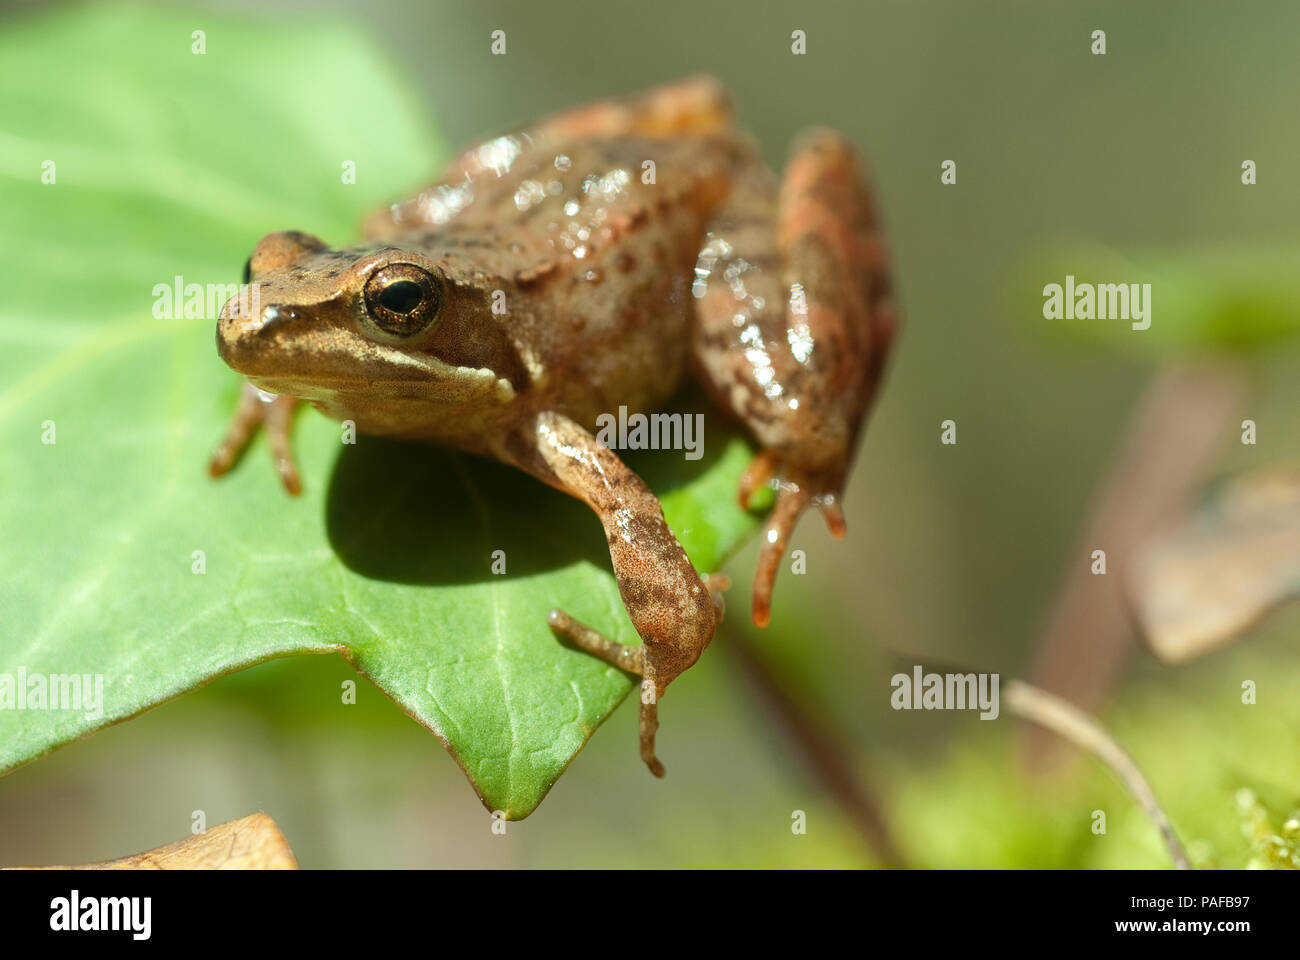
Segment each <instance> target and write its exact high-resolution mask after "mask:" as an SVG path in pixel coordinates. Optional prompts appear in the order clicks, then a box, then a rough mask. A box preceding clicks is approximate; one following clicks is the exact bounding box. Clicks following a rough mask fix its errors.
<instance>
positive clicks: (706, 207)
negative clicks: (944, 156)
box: [211, 78, 895, 776]
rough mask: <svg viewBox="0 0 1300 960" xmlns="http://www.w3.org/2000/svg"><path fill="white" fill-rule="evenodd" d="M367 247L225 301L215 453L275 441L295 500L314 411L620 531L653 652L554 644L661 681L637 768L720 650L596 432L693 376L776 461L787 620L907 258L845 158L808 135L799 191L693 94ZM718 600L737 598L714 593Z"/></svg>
mask: <svg viewBox="0 0 1300 960" xmlns="http://www.w3.org/2000/svg"><path fill="white" fill-rule="evenodd" d="M365 236H366V242H365V243H363V244H360V245H357V246H352V247H346V248H343V249H331V248H329V247H327V246H326V245H325V244H324V243H323V242H322V241H320V240H318V239H317V238H315V237H312V236H308V235H306V234H302V233H297V232H287V233H273V234H270V235H268V236H267V237H265V238H264V239H263V240H262V241H261V242H260V243H259V244H258V245H257V248H256V250H254V251H253V255H252V257H251V258H250V260H249V271H248V272H249V274H250V277H251V279H252V280H253V281H254V282H255V283H257V284H258V285H259V290H260V306H259V308H258V310H257V311H256V312H255V314H254V315H248V316H246V315H243V314H241V312H240V306H239V303H238V302H237V301H236V300H231V301H230V302H229V303H228V304H226V307H225V308H224V309H223V310H222V313H221V318H220V320H219V322H218V326H217V347H218V351H219V352H220V354H221V357H222V359H223V360H225V361H226V362H227V363H228V364H230V366H232V367H233V368H234V369H235V370H237V371H239V372H240V373H242V374H244V375H245V376H246V377H247V378H248V381H249V383H248V384H246V385H245V390H244V392H243V394H242V396H241V400H240V404H239V409H238V411H237V413H236V415H235V419H234V422H233V424H232V426H231V430H230V433H229V435H228V436H227V437H226V439H225V441H224V442H223V444H222V445H221V447H220V448H219V449H218V451H217V452H216V454H215V455H214V457H213V461H212V465H211V469H212V473H213V474H214V475H219V474H222V473H224V472H226V471H227V470H228V469H230V467H231V466H232V464H233V463H234V461H235V459H236V458H237V456H238V455H239V453H240V451H241V450H242V449H243V448H244V447H245V446H246V445H247V443H248V440H249V437H250V435H251V434H252V432H253V431H254V430H255V429H256V427H257V426H258V425H259V424H264V425H265V427H266V429H267V433H268V436H269V440H270V444H271V449H272V452H273V455H274V457H275V459H276V463H277V466H278V469H279V471H280V474H281V477H282V478H283V481H284V483H285V486H286V487H288V489H289V491H290V492H291V493H296V492H298V490H299V480H298V472H297V469H296V467H295V466H294V463H293V458H292V454H291V451H290V444H289V433H290V426H291V416H292V411H293V408H294V406H295V404H296V403H297V402H298V401H299V400H307V401H310V402H311V403H312V404H313V405H314V406H316V407H317V408H319V409H320V410H322V411H323V412H324V413H326V414H327V415H329V416H331V417H334V418H336V419H339V420H352V421H354V422H355V423H356V426H357V429H358V430H359V431H361V432H363V433H371V434H377V435H383V436H391V437H398V438H403V439H406V440H413V441H424V442H429V443H437V444H443V445H447V446H450V447H455V448H458V449H461V450H466V451H469V452H471V453H475V454H478V455H481V456H485V457H491V458H494V459H496V460H499V461H503V462H505V463H509V464H513V465H514V466H516V467H518V468H519V469H521V470H523V471H525V472H527V473H529V474H532V475H533V476H534V477H537V478H538V479H539V480H542V481H544V482H546V483H549V484H551V485H552V486H554V487H557V488H559V489H560V490H563V491H565V492H566V493H569V494H571V495H573V496H575V497H578V498H580V499H582V500H583V501H585V502H586V503H587V504H588V505H589V506H590V507H591V508H592V510H594V511H595V512H596V514H597V516H598V517H599V518H600V521H601V523H602V524H603V525H604V528H605V534H606V538H607V540H608V542H609V552H610V559H611V561H612V563H613V568H614V574H615V577H616V578H617V581H618V587H619V592H620V594H621V595H622V598H623V603H624V605H625V606H626V608H627V612H628V615H629V617H630V618H631V621H632V623H633V625H634V626H635V627H636V630H637V633H638V634H640V636H641V639H642V641H643V642H642V644H641V645H639V646H624V645H622V644H619V643H617V642H615V641H612V640H610V639H609V638H607V637H604V636H603V635H601V634H600V633H598V632H597V631H596V630H594V629H592V628H591V627H588V626H586V625H584V624H581V623H578V622H577V621H575V620H573V619H572V618H570V617H569V616H567V615H566V614H565V613H563V612H562V611H558V610H553V611H551V613H550V624H551V626H552V628H553V629H555V630H556V632H557V633H559V634H561V635H563V636H565V637H567V638H568V639H570V640H571V641H572V642H574V643H576V644H577V645H579V646H580V647H582V648H583V649H585V650H588V651H590V652H591V653H593V654H595V655H597V656H599V657H602V658H604V659H605V660H607V661H609V662H610V663H612V664H614V665H615V666H618V667H620V668H622V669H624V670H627V671H629V672H631V673H635V674H639V675H641V676H642V677H643V682H642V697H641V701H642V704H641V723H640V739H641V756H642V759H643V760H644V761H645V763H646V764H647V766H649V768H650V769H651V771H652V772H653V773H654V774H655V775H656V776H662V775H663V766H662V765H661V764H660V763H659V761H658V760H657V759H656V757H655V749H654V739H655V730H656V728H657V726H658V718H657V702H658V699H659V698H660V697H661V696H663V693H664V690H665V688H666V687H667V686H668V684H669V683H671V682H672V680H673V679H674V678H676V677H677V676H678V675H679V674H681V673H682V672H683V671H684V670H686V669H687V668H688V667H690V666H691V665H692V664H693V663H695V661H696V660H697V659H698V658H699V656H700V654H701V652H702V651H703V650H704V648H705V647H706V646H708V644H709V642H710V640H712V638H713V633H714V629H715V626H716V623H717V621H718V619H719V618H720V615H721V614H720V611H721V605H720V604H717V603H715V600H714V597H713V596H712V595H711V593H710V590H709V588H708V586H706V583H705V582H704V581H703V580H702V579H701V578H700V576H699V575H697V573H696V571H695V569H694V568H693V567H692V566H691V563H690V562H689V561H688V560H687V558H686V554H685V552H684V551H683V550H682V548H681V546H680V545H679V544H678V542H677V540H676V539H675V538H674V536H673V534H672V533H671V532H670V531H669V529H668V527H667V525H666V524H665V523H664V518H663V511H662V509H661V507H660V504H659V501H658V500H657V499H656V497H655V495H654V494H653V493H652V492H651V491H650V489H649V488H648V487H647V486H646V484H645V483H644V482H643V481H642V480H641V478H640V477H638V476H637V475H636V474H635V473H633V472H632V471H631V470H629V469H628V468H627V467H626V466H624V464H623V463H622V461H621V460H620V459H619V458H618V456H617V454H615V453H614V452H613V451H612V450H610V449H607V448H606V447H604V446H603V445H601V444H600V443H598V442H597V441H596V439H595V438H594V437H593V435H592V433H591V432H590V431H591V429H592V428H593V426H594V425H595V423H596V421H597V417H598V416H599V415H601V414H602V413H609V412H611V411H616V410H617V409H618V408H619V407H620V406H626V407H627V408H628V409H629V410H630V411H633V412H635V411H650V410H653V409H654V408H656V407H658V406H659V405H661V404H662V403H663V402H664V401H665V400H667V399H668V398H669V397H670V395H671V394H672V393H673V392H674V391H675V390H676V389H677V387H678V386H679V384H680V383H681V382H682V380H683V378H684V377H685V376H687V375H688V374H693V375H694V376H695V377H696V378H698V379H699V380H700V381H701V382H702V383H703V384H704V385H705V386H706V387H707V389H708V390H709V392H710V393H711V395H712V396H713V398H714V399H715V400H716V402H717V404H718V406H719V407H720V408H721V409H722V410H724V411H727V412H728V413H730V414H731V415H734V416H735V417H736V418H738V419H739V420H741V421H742V422H743V423H744V424H745V425H746V426H747V427H748V428H749V429H750V431H751V432H752V433H753V435H754V436H755V438H756V439H757V440H758V442H759V443H760V444H761V446H762V452H761V453H760V454H759V455H758V456H757V457H756V458H755V460H754V462H753V463H752V464H751V466H750V467H749V469H748V470H747V471H746V473H745V474H744V476H743V477H742V480H741V483H740V491H739V496H740V501H741V503H742V504H744V505H748V503H749V500H750V497H751V495H752V494H753V493H754V492H755V491H756V490H757V489H759V488H760V487H762V486H767V485H770V486H772V487H774V488H775V490H776V503H775V507H774V509H773V510H772V513H771V516H770V518H769V520H768V523H767V528H766V531H765V534H764V539H763V544H762V551H761V555H760V559H759V564H758V570H757V572H756V574H755V578H754V591H753V595H754V600H753V618H754V621H755V623H757V624H758V625H760V626H764V625H766V624H767V622H768V615H769V608H770V600H771V593H772V585H773V581H774V580H775V577H776V571H777V567H778V565H779V563H780V561H781V557H782V556H783V554H784V551H785V548H786V543H787V541H788V539H789V536H790V533H791V530H792V529H793V527H794V525H795V522H796V521H797V519H798V517H799V515H800V514H801V513H802V512H803V511H804V510H805V509H806V508H807V507H808V506H810V505H815V506H817V507H819V508H820V509H821V511H822V513H823V514H824V515H825V517H826V520H827V523H828V525H829V527H830V530H831V532H832V534H834V535H835V536H836V537H839V536H842V535H843V533H844V519H843V514H842V513H841V508H840V496H841V491H842V490H843V487H844V480H845V473H846V471H847V469H848V466H849V462H850V460H851V459H852V456H853V452H854V448H855V446H856V442H857V437H858V432H859V428H860V427H861V425H862V421H863V417H864V415H865V413H866V411H867V408H868V406H869V404H870V402H871V399H872V397H873V395H874V394H875V391H876V388H877V386H878V384H879V382H880V377H881V370H882V366H883V364H884V360H885V357H886V354H887V353H888V350H889V345H890V341H891V339H892V337H893V333H894V326H895V319H894V310H893V306H892V303H891V299H890V287H889V274H888V267H887V258H886V251H885V247H884V245H883V242H882V240H881V237H880V234H879V232H878V230H877V227H876V222H875V216H874V213H873V211H872V203H871V196H870V192H869V190H868V188H867V186H866V184H865V182H864V180H863V176H862V173H861V170H860V168H859V164H858V161H857V159H856V156H855V153H854V151H853V149H852V147H851V146H850V145H849V144H848V142H846V141H845V140H844V139H843V138H842V137H840V136H839V135H838V134H835V133H833V132H829V131H815V132H813V133H810V134H808V135H806V136H805V137H804V138H803V139H802V140H801V141H799V143H798V144H797V146H796V147H795V149H794V151H793V153H792V156H791V158H790V160H789V162H788V164H787V167H786V171H785V175H784V177H783V178H782V179H781V180H780V181H779V182H778V181H777V179H776V178H775V177H773V176H772V175H771V174H770V173H769V172H768V171H767V170H766V169H765V168H764V167H763V165H762V163H761V161H760V159H759V157H758V155H757V152H756V149H755V147H754V146H753V144H752V143H751V142H750V141H749V140H748V139H746V138H744V137H742V136H741V135H740V134H738V133H737V132H736V131H735V130H734V129H733V128H732V126H731V116H730V109H729V105H728V101H727V98H726V97H725V95H724V94H723V92H722V90H721V89H720V87H719V86H718V84H717V83H716V82H715V81H713V80H711V79H708V78H696V79H691V80H687V81H684V82H681V83H678V84H674V85H671V86H665V87H661V88H658V89H655V90H652V91H650V92H649V93H646V94H644V95H643V96H640V97H638V98H635V99H630V100H621V101H603V102H599V103H595V104H591V105H588V106H585V107H579V108H576V109H573V110H569V111H565V112H562V113H559V114H556V115H553V116H551V117H548V118H547V119H545V120H543V121H541V122H540V123H538V124H537V125H536V126H533V127H531V128H529V129H526V130H523V131H519V132H516V133H513V134H510V135H508V136H503V137H498V138H496V139H493V140H489V141H487V142H486V143H483V144H481V145H479V146H476V147H474V148H473V149H471V150H468V151H467V152H465V153H464V154H462V155H461V156H460V157H459V158H458V159H457V160H456V161H455V162H454V163H453V164H452V165H451V167H450V168H449V169H448V171H447V172H446V173H445V174H444V176H443V177H442V178H441V179H439V180H437V181H436V182H434V183H433V184H431V185H430V186H429V187H427V188H426V189H424V190H421V191H420V192H419V193H418V194H416V195H415V196H414V197H412V198H411V199H409V200H407V201H405V202H402V203H397V204H394V205H393V206H391V207H389V208H387V209H384V210H381V211H379V212H377V213H375V214H374V215H373V216H372V217H370V218H369V219H368V221H367V223H366V229H365ZM715 586H716V582H715Z"/></svg>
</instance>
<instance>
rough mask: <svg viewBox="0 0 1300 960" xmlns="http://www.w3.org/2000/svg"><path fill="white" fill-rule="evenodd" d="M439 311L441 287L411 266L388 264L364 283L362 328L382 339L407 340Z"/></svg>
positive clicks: (407, 264) (437, 282)
mask: <svg viewBox="0 0 1300 960" xmlns="http://www.w3.org/2000/svg"><path fill="white" fill-rule="evenodd" d="M441 309H442V285H441V284H440V283H439V281H438V279H437V278H436V277H435V276H433V274H431V273H429V271H427V270H425V269H424V268H422V267H417V266H416V265H415V264H413V263H390V264H388V265H387V266H386V267H384V268H383V269H381V270H377V271H375V272H374V273H373V274H372V275H371V277H370V279H369V280H367V281H366V289H365V317H364V321H365V322H364V325H365V326H367V327H368V328H370V329H371V330H372V331H377V332H378V333H379V334H380V337H381V339H385V340H391V339H393V338H394V337H396V338H399V339H403V340H404V339H408V338H410V337H414V336H416V335H417V334H420V333H423V332H424V331H426V330H428V329H429V327H431V326H432V325H433V324H434V322H435V321H437V319H438V313H439V311H441Z"/></svg>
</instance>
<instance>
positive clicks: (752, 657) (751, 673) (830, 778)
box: [718, 626, 906, 869]
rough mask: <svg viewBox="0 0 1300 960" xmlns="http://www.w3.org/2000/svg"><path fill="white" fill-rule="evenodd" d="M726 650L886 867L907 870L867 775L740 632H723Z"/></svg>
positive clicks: (722, 639) (722, 636)
mask: <svg viewBox="0 0 1300 960" xmlns="http://www.w3.org/2000/svg"><path fill="white" fill-rule="evenodd" d="M718 638H719V639H720V640H721V641H722V645H723V646H724V647H726V649H727V650H729V651H730V652H731V654H732V655H733V656H734V657H735V658H736V659H737V660H738V661H739V662H740V665H741V667H742V669H743V670H744V672H745V675H746V677H748V678H749V681H750V684H751V685H752V687H753V688H754V690H755V692H756V693H758V695H759V697H760V698H761V699H762V700H763V701H764V703H766V705H767V706H768V708H769V709H768V711H766V712H767V713H768V714H769V715H770V716H771V717H772V718H773V719H774V720H775V721H776V722H777V723H778V724H779V725H780V726H781V727H782V728H783V729H784V730H785V732H786V734H787V735H788V737H789V738H790V739H791V740H792V741H794V743H795V744H796V745H797V746H798V747H799V750H798V753H799V755H800V756H801V757H802V758H803V760H804V762H805V763H806V765H807V767H808V769H809V771H810V772H811V773H812V775H813V776H815V777H816V778H817V779H818V780H820V781H821V782H822V783H823V784H824V785H825V787H826V790H827V792H828V793H829V794H830V796H831V798H832V799H833V800H834V801H835V802H836V803H837V804H839V806H840V807H841V808H842V809H843V810H844V812H845V813H846V814H847V815H848V817H849V819H850V821H852V823H853V825H854V827H855V828H856V829H857V831H858V833H859V834H860V835H861V837H862V839H863V840H864V841H865V842H866V844H867V846H868V847H869V848H870V849H871V850H872V852H873V853H874V854H875V855H876V857H877V858H878V859H879V861H880V863H881V865H882V866H885V867H889V868H893V869H898V868H901V867H905V866H906V862H905V861H904V860H903V857H902V855H901V854H900V853H899V851H898V847H897V845H896V844H895V843H894V839H893V836H892V835H891V833H890V830H889V826H888V823H887V821H886V819H885V815H884V812H883V811H882V809H881V806H880V804H879V802H878V801H877V799H876V798H875V796H873V794H872V792H871V790H870V788H869V786H868V785H867V784H866V783H865V782H864V780H863V778H862V776H861V775H860V774H859V773H858V772H857V771H855V770H853V769H852V767H850V765H849V764H848V762H847V759H846V758H847V756H848V751H847V749H846V748H845V747H844V745H843V744H841V743H839V742H838V741H837V740H836V738H835V737H834V736H833V735H832V733H831V732H830V731H829V730H828V729H827V728H826V727H825V726H823V725H822V724H821V723H819V722H818V721H817V719H816V718H815V717H814V716H813V715H812V714H811V713H810V712H809V711H808V710H806V709H805V708H804V706H803V704H802V703H800V702H799V699H798V698H797V697H796V696H795V695H794V694H792V693H791V692H790V690H789V689H788V688H787V687H786V685H785V684H783V683H782V682H781V680H780V679H779V678H778V677H777V675H776V674H775V673H774V672H773V671H772V669H771V668H770V667H769V666H768V664H767V662H766V661H765V660H764V659H763V657H762V656H761V655H760V654H759V653H758V652H757V651H756V650H755V649H754V648H753V645H752V644H751V643H750V642H749V639H748V638H747V637H746V636H745V635H744V633H743V632H742V631H740V630H734V629H728V628H727V627H725V626H724V627H720V628H719V630H718Z"/></svg>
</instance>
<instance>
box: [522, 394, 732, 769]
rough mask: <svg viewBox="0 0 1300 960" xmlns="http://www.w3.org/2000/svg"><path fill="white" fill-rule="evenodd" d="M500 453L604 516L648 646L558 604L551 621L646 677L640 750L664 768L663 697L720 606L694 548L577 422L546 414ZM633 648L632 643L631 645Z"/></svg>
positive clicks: (626, 596)
mask: <svg viewBox="0 0 1300 960" xmlns="http://www.w3.org/2000/svg"><path fill="white" fill-rule="evenodd" d="M499 456H500V457H501V458H502V459H504V460H506V461H507V462H510V463H513V464H515V465H516V466H518V467H520V468H521V469H523V470H526V471H527V472H529V473H531V474H533V475H534V476H536V477H538V478H539V479H541V480H543V481H545V482H546V483H549V484H551V485H552V486H554V487H557V488H559V489H560V490H563V491H565V492H566V493H569V494H571V495H572V496H575V497H578V498H579V499H581V500H583V501H584V502H586V503H587V505H588V506H590V507H591V508H592V510H594V511H595V512H596V515H597V516H598V517H599V518H600V522H601V525H602V526H603V527H604V528H605V539H606V541H607V542H608V543H609V556H610V560H611V562H612V563H613V567H614V577H615V579H616V580H617V581H618V591H619V594H620V596H621V597H622V598H623V605H624V607H626V608H627V613H628V617H629V618H630V619H631V621H632V625H633V626H634V627H635V628H636V631H637V633H638V634H639V635H640V637H641V641H642V643H641V646H640V647H635V648H630V649H629V648H626V647H623V646H622V645H621V644H617V643H615V642H614V641H612V640H609V639H608V638H606V637H604V636H602V635H601V634H599V633H597V632H596V631H594V630H592V629H591V628H589V627H586V626H584V625H582V624H579V623H578V622H577V621H575V620H573V619H572V618H571V617H569V616H568V615H567V614H564V613H563V612H562V611H553V612H552V614H551V617H550V622H551V625H552V626H553V627H554V628H556V629H557V630H558V631H559V632H561V633H562V634H564V635H565V636H566V637H568V638H569V639H571V640H572V641H573V642H574V643H576V644H577V645H578V646H580V647H582V648H583V649H585V650H587V651H588V652H590V653H593V654H595V655H597V656H600V657H602V658H603V659H605V660H608V661H609V662H610V663H613V664H614V665H615V666H618V667H620V668H622V669H625V670H628V671H629V672H632V673H639V674H641V675H642V677H643V678H644V682H643V684H642V692H641V757H642V759H643V760H645V763H646V766H648V767H649V768H650V771H651V772H652V773H654V775H655V776H663V765H662V764H660V763H659V761H658V760H657V759H656V758H655V751H654V737H655V729H656V728H657V727H658V700H659V698H660V697H662V696H663V693H664V690H665V689H666V688H667V686H668V684H669V683H671V682H672V681H673V680H674V679H676V678H677V677H678V676H679V675H680V674H681V673H682V672H683V671H685V670H686V669H687V668H689V667H690V666H691V665H692V664H693V663H695V661H696V660H698V659H699V656H700V654H701V653H702V652H703V651H704V648H705V647H707V646H708V645H709V642H710V641H711V640H712V639H713V632H714V629H715V627H716V625H717V621H718V619H719V614H718V608H717V607H715V603H714V599H713V597H712V595H711V594H710V592H709V589H708V588H707V587H706V586H705V584H704V582H703V581H702V580H701V579H700V576H699V575H698V574H697V573H696V572H695V568H694V567H693V566H692V565H691V562H690V560H689V559H687V557H686V551H684V550H683V549H682V547H681V544H679V543H678V542H677V538H676V537H674V536H673V533H672V531H671V530H669V529H668V524H667V523H665V522H664V515H663V507H662V506H661V505H660V503H659V500H658V498H657V497H655V495H654V494H653V493H652V492H651V491H650V488H649V487H647V486H646V484H645V481H643V480H642V479H641V478H640V477H639V476H637V475H636V474H635V473H633V472H632V471H631V470H629V469H628V468H627V466H625V465H624V463H623V462H622V461H621V460H620V459H619V458H618V456H617V455H616V454H615V453H614V452H613V451H611V450H609V449H607V448H606V447H603V446H602V445H601V444H600V443H598V442H597V441H596V438H595V437H593V436H592V435H591V434H590V433H588V432H587V431H586V430H584V429H583V428H582V427H581V426H579V425H578V424H577V423H575V422H573V421H572V420H570V419H568V418H567V417H564V416H562V415H560V414H556V413H540V414H537V415H536V416H535V417H534V418H533V419H532V421H531V422H530V423H529V425H528V428H527V429H526V430H523V431H519V432H516V433H514V434H512V435H511V437H510V439H509V440H508V441H507V442H506V443H505V445H504V447H503V448H502V449H501V450H500V451H499ZM625 651H627V652H625Z"/></svg>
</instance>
